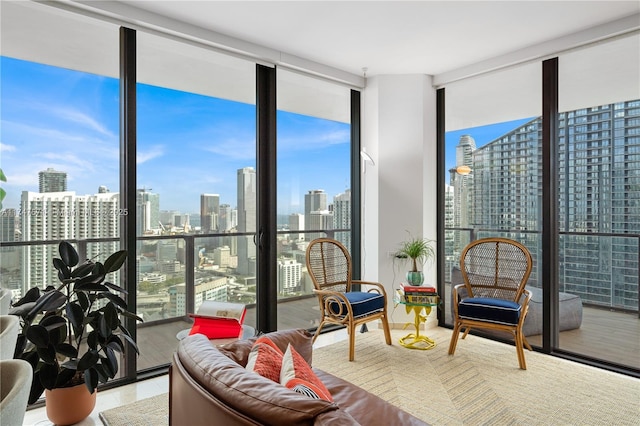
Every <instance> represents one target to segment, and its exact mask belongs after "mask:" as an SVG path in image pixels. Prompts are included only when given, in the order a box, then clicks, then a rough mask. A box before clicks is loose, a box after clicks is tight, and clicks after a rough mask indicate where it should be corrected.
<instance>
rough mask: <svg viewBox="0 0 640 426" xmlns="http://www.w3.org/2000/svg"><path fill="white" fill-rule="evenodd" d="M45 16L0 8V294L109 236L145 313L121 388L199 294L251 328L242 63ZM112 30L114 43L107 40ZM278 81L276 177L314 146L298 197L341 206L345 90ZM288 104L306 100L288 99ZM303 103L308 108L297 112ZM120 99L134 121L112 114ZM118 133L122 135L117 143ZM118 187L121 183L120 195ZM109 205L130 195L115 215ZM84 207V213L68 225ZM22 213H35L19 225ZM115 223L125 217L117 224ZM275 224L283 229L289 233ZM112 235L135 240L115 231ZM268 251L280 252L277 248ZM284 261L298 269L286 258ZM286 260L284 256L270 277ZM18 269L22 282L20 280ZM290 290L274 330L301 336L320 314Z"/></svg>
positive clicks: (249, 152)
mask: <svg viewBox="0 0 640 426" xmlns="http://www.w3.org/2000/svg"><path fill="white" fill-rule="evenodd" d="M50 6H51V5H50V4H40V3H36V2H3V3H2V39H3V43H2V58H1V60H2V64H1V65H2V70H1V72H2V87H3V90H2V142H1V143H2V145H1V147H2V154H1V155H2V164H1V165H0V166H1V167H2V169H3V172H4V174H5V175H6V176H7V182H6V183H5V182H2V187H3V189H5V190H6V191H7V196H6V198H5V199H4V201H3V206H2V208H3V210H2V216H1V220H2V222H1V223H2V227H1V228H0V232H1V237H2V253H1V254H2V260H1V264H2V274H1V275H0V280H1V281H0V284H1V285H2V286H3V287H5V286H6V287H10V288H12V289H14V290H15V295H16V297H19V296H20V295H21V294H23V293H24V291H26V289H28V288H30V287H31V286H34V285H39V286H41V285H43V284H47V283H49V282H50V281H54V280H55V276H54V275H52V273H51V271H50V270H49V269H52V268H49V267H48V265H50V261H48V260H47V259H48V258H50V257H52V256H53V252H54V251H55V247H56V245H57V242H58V241H59V240H60V239H71V240H78V242H77V245H78V248H79V250H80V251H81V254H83V255H84V254H86V255H87V257H92V258H93V257H95V256H98V258H99V256H100V255H102V254H104V253H106V252H108V253H110V252H112V251H115V250H116V249H117V248H118V247H120V240H121V239H124V240H125V241H127V243H128V247H127V248H128V249H129V253H130V259H133V260H134V265H135V266H134V268H130V269H133V270H134V274H133V275H134V276H133V278H132V279H126V278H131V276H130V275H129V273H128V272H127V276H126V278H125V277H124V276H122V278H123V281H124V282H123V283H122V286H123V287H126V288H127V289H128V290H129V296H128V297H129V299H130V300H134V301H135V311H136V313H137V314H138V315H139V316H140V317H142V318H143V319H144V323H142V324H135V325H134V327H135V328H136V331H135V333H134V335H135V337H136V339H137V341H138V346H139V347H140V355H139V356H137V357H136V356H133V357H132V356H130V355H131V354H129V355H127V357H126V358H123V359H122V360H120V362H121V367H122V368H121V369H120V370H119V375H120V377H123V376H127V377H126V378H127V379H132V378H133V377H134V376H135V374H136V370H137V371H138V372H140V371H142V370H144V371H145V372H147V371H151V370H152V369H154V368H156V367H158V366H163V365H164V366H166V365H167V364H168V363H169V362H170V357H171V354H172V353H173V352H174V351H175V348H176V346H177V344H178V334H179V332H181V331H183V330H184V329H188V328H189V327H190V323H189V318H188V314H189V313H192V312H195V311H197V309H198V307H199V305H200V304H201V303H202V302H203V301H204V300H217V301H224V302H233V303H240V304H244V305H246V306H247V315H246V317H245V324H249V325H254V326H255V325H257V320H256V289H257V287H258V286H259V285H263V286H267V285H274V284H273V283H262V284H261V283H258V282H257V279H256V269H257V263H259V262H260V259H259V257H260V256H259V254H257V253H256V240H255V239H254V234H255V232H256V227H255V223H256V221H257V216H258V215H260V212H259V208H258V206H257V205H256V204H257V203H256V198H257V196H258V194H257V193H256V192H257V188H258V182H257V181H256V180H257V175H258V173H257V172H258V170H257V164H258V162H257V158H256V157H257V154H256V143H257V142H256V140H257V138H256V130H257V129H256V127H257V126H256V122H257V120H256V115H257V114H258V112H257V108H256V105H255V104H256V97H257V95H256V91H257V90H256V64H255V62H254V61H253V60H250V59H247V58H244V57H239V56H238V55H233V54H232V55H229V54H226V53H222V52H220V51H219V50H216V49H214V48H211V47H210V46H205V45H202V44H199V43H195V42H192V41H186V40H183V39H180V38H177V37H173V36H163V35H160V34H159V33H157V32H154V31H150V32H145V31H144V30H142V29H137V30H133V29H126V30H124V31H123V29H122V28H120V27H118V25H115V24H113V23H108V22H103V21H101V20H95V19H91V18H87V17H85V16H83V15H81V14H75V13H72V12H69V11H67V10H61V9H58V8H57V7H50ZM125 33H126V34H127V41H126V42H122V40H124V38H125V35H124V34H125ZM131 36H133V37H131ZM133 48H135V50H136V52H134V53H135V54H134V55H129V57H133V58H135V61H132V62H131V63H128V64H127V65H126V67H123V68H126V69H127V70H128V72H131V71H133V73H132V75H136V76H137V79H135V80H134V82H135V84H134V87H135V96H134V97H132V98H131V99H127V100H123V98H125V97H126V96H123V91H122V87H121V83H122V81H123V80H126V79H123V80H122V81H121V80H119V78H118V76H119V75H120V73H121V72H123V71H122V69H121V68H120V67H121V64H119V53H121V52H119V49H122V50H123V51H125V52H124V54H122V56H120V60H121V61H122V62H126V61H124V60H123V59H122V58H123V57H124V56H126V53H127V52H126V51H129V50H130V49H133ZM289 74H291V75H290V76H287V72H286V71H282V76H283V78H282V80H281V81H279V84H281V85H282V90H283V96H281V97H279V98H278V102H279V103H280V102H282V104H281V105H279V107H281V111H280V112H279V113H278V120H282V121H281V124H279V127H278V132H281V135H280V136H281V137H282V141H283V143H282V145H279V146H280V147H282V148H283V149H282V150H281V151H279V152H278V155H279V156H282V158H283V160H282V171H283V172H286V169H287V167H288V166H291V167H292V169H290V171H291V170H293V171H294V172H295V169H296V167H297V166H299V165H300V164H296V163H297V162H298V161H297V160H296V158H297V159H298V160H300V161H299V163H302V162H303V160H304V159H305V158H307V157H305V155H307V154H308V153H307V154H304V152H305V149H310V150H312V154H309V155H311V156H312V155H318V153H319V152H320V151H323V154H322V155H324V156H326V158H327V160H326V162H325V163H324V166H325V167H326V170H325V171H326V172H327V173H321V170H320V165H322V163H321V162H318V163H317V164H316V166H317V167H316V170H317V173H316V172H314V173H315V175H316V179H315V180H313V182H312V183H310V185H311V186H310V188H309V189H314V190H315V189H326V191H327V192H330V193H331V198H330V200H329V206H328V208H330V206H332V205H336V204H340V208H341V209H344V210H345V211H347V209H348V208H349V206H348V201H349V200H348V197H346V196H345V194H347V195H348V191H349V190H350V189H351V188H350V179H351V177H350V173H351V169H350V165H349V164H350V163H349V161H350V155H351V154H350V150H351V139H350V137H349V136H350V135H349V132H350V130H351V129H350V124H349V114H350V104H349V101H350V99H349V89H347V88H345V87H344V86H341V85H336V84H332V83H329V82H327V81H317V80H315V79H311V78H309V77H304V78H301V76H300V75H299V74H296V75H295V77H297V78H294V76H293V73H289ZM305 80H306V81H305ZM310 82H311V83H312V84H310ZM128 93H131V92H128ZM300 96H302V97H303V98H305V97H307V96H309V98H308V99H302V101H303V102H302V103H300V102H299V101H300V99H299V97H300ZM296 98H298V99H296ZM305 102H306V103H307V107H308V106H309V105H312V106H313V107H314V108H315V107H318V108H322V110H321V111H317V110H314V108H311V109H307V107H305V106H304V103H305ZM123 104H126V108H129V109H130V110H135V114H131V115H129V113H130V111H128V112H127V114H125V113H123V112H122V109H123V108H124V107H123ZM336 105H339V107H336ZM325 107H329V110H324V108H325ZM126 108H125V109H126ZM331 108H334V109H335V110H334V111H331ZM273 112H274V114H275V106H274V111H273ZM299 120H302V123H303V124H302V125H300V122H299ZM279 123H280V121H279ZM124 128H127V130H122V129H124ZM132 128H133V129H135V130H136V132H135V138H131V137H130V135H128V132H129V130H130V129H132ZM303 128H304V131H302V130H301V129H303ZM123 134H127V135H126V136H123ZM290 136H291V137H292V139H291V140H290V142H291V144H290V145H287V143H286V140H287V138H288V137H290ZM123 140H124V142H123ZM297 144H301V145H303V146H304V148H305V149H299V148H301V147H300V146H297ZM305 144H308V145H305ZM121 148H122V149H123V150H122V151H121ZM124 158H127V159H131V158H135V164H134V167H133V176H134V177H135V179H132V178H131V174H129V171H123V169H125V167H123V164H124V160H123V159H124ZM127 161H128V160H127ZM329 163H330V165H329ZM287 164H288V166H287ZM338 169H340V170H341V171H340V173H337V172H336V171H337V170H338ZM298 171H299V172H300V173H302V174H304V171H300V169H298ZM329 171H331V172H333V173H328V172H329ZM39 172H41V173H39ZM123 175H127V176H128V177H127V178H126V179H125V178H123ZM284 176H287V175H283V177H282V179H283V182H284V181H285V179H287V178H285V177H284ZM288 178H289V180H290V182H293V181H294V180H295V179H296V178H295V177H293V176H288ZM127 179H131V180H130V181H129V182H135V185H130V186H127V185H124V186H123V184H122V182H123V181H126V180H127ZM39 180H40V184H41V185H44V186H43V188H44V189H43V190H40V188H39ZM337 181H340V183H339V184H336V182H337ZM337 188H339V190H338V189H337ZM356 189H357V188H356ZM302 190H303V191H304V190H305V188H302ZM70 192H73V194H69V193H70ZM285 192H286V191H284V192H283V193H285ZM334 192H335V193H334ZM25 193H27V194H31V195H26V197H27V204H24V203H23V201H22V198H24V197H23V194H25ZM49 194H59V195H56V196H55V197H54V196H53V195H49ZM60 194H62V195H60ZM340 194H342V195H343V196H342V197H341V198H339V199H338V200H337V201H335V200H334V199H333V197H335V196H338V195H340ZM300 196H301V197H304V194H302V193H301V194H300ZM29 197H31V198H29ZM34 197H35V198H34ZM52 197H54V198H55V199H53V198H52ZM123 199H124V200H127V201H129V200H131V199H133V200H135V201H133V202H129V203H128V204H127V205H126V206H124V205H123V201H122V200H123ZM83 203H84V204H83ZM278 204H280V203H278ZM83 206H84V207H86V208H85V209H84V210H83V209H81V207H83ZM87 206H90V207H87ZM273 207H274V209H275V204H274V206H273ZM74 208H75V209H74ZM285 210H286V209H285ZM83 211H84V212H88V213H91V212H93V214H89V215H87V216H86V217H85V216H83V215H80V216H77V217H76V216H74V214H77V213H79V212H83ZM25 212H30V215H32V216H34V217H33V218H31V217H29V218H27V219H24V215H25ZM37 212H40V213H39V214H37ZM43 212H47V214H48V216H46V217H45V216H43V214H42V213H43ZM107 213H108V214H107ZM288 213H289V212H288V211H287V215H288ZM123 216H126V217H134V218H135V221H134V222H133V223H130V222H127V221H126V220H125V221H123V219H122V218H123ZM341 218H342V219H344V220H345V222H341V223H340V224H339V225H336V226H334V225H333V223H332V224H330V225H328V226H323V227H322V228H320V229H322V230H326V231H327V232H331V231H333V230H334V229H338V228H339V229H342V230H343V232H348V231H349V230H350V223H347V222H346V220H347V219H346V216H341ZM286 219H287V220H286V221H285V222H283V225H286V226H288V225H289V221H288V217H287V218H286ZM342 219H341V220H342ZM25 227H26V228H25ZM27 228H28V229H27ZM304 229H305V228H302V229H300V231H304ZM306 229H308V228H306ZM45 231H46V232H47V233H45ZM124 231H127V234H128V235H133V237H134V238H133V240H134V242H130V241H131V240H130V239H129V238H128V235H127V237H126V238H124V237H122V235H123V233H124ZM273 231H274V232H275V231H276V230H275V229H274V230H273ZM280 231H281V235H282V238H283V241H284V240H288V238H289V236H288V235H287V234H288V232H289V231H288V230H287V229H285V228H284V227H283V228H282V229H281V230H280ZM349 235H350V234H349ZM27 236H30V237H29V238H27ZM341 238H345V241H349V237H348V236H343V237H341ZM30 240H38V241H43V243H42V244H40V243H39V244H37V245H36V244H31V243H30ZM87 240H91V241H87ZM349 244H350V245H351V246H353V244H357V243H351V242H349ZM30 250H34V251H35V252H38V253H40V258H41V260H39V261H38V262H35V261H33V262H26V261H25V260H24V259H25V253H28V252H29V251H30ZM280 253H282V254H283V256H284V257H289V256H290V255H291V254H294V253H293V251H291V250H289V249H288V248H286V249H285V250H282V251H281V252H280ZM45 255H46V256H49V257H47V258H45V257H44V256H45ZM293 258H295V259H296V260H297V261H298V262H299V263H301V264H304V257H302V258H300V253H299V252H296V253H295V254H294V256H293ZM34 262H35V263H34ZM28 264H29V265H30V264H33V265H34V267H32V268H28V267H25V265H28ZM288 266H289V264H288V263H287V262H283V268H282V269H283V271H284V272H283V275H284V276H285V277H288V275H287V274H288V272H289V268H288ZM30 274H31V275H33V279H30V280H25V277H26V276H31V275H30ZM122 275H124V274H122ZM285 281H286V280H285ZM289 282H293V281H286V282H284V281H283V284H282V287H283V288H284V289H285V291H283V295H286V297H283V298H282V299H283V300H282V301H283V302H288V301H289V300H290V301H291V303H279V305H278V307H277V309H278V316H279V318H280V319H282V321H283V322H281V324H280V326H281V327H285V326H287V321H293V322H294V323H295V324H297V326H299V327H313V321H312V319H311V316H313V315H317V316H319V312H317V310H316V311H311V310H310V309H307V306H308V303H307V302H308V301H307V300H304V297H307V296H308V295H309V292H308V291H307V292H306V294H302V293H300V294H298V293H296V291H295V290H294V287H295V285H290V284H288V283H289ZM307 290H308V289H307ZM295 296H302V299H298V298H296V297H295ZM298 302H300V303H301V304H300V303H298ZM297 303H298V304H297ZM315 304H316V302H315V300H313V305H314V306H315ZM263 309H267V310H269V309H271V310H275V309H276V307H275V306H265V307H263ZM132 310H133V309H132ZM297 312H304V316H298V315H297ZM314 312H315V314H314ZM303 317H304V318H307V317H309V318H308V321H303V320H301V318H303ZM123 360H124V361H125V362H124V364H123ZM134 367H135V368H134ZM111 383H114V382H111Z"/></svg>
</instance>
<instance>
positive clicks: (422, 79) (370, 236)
mask: <svg viewBox="0 0 640 426" xmlns="http://www.w3.org/2000/svg"><path fill="white" fill-rule="evenodd" d="M431 82H432V77H431V76H427V75H418V74H411V75H387V76H377V77H373V78H369V79H368V81H367V87H366V89H365V90H364V91H363V97H362V99H363V102H362V106H363V108H362V111H363V112H362V122H363V125H362V146H363V147H364V149H366V151H367V153H369V154H370V155H371V157H372V158H373V159H374V161H375V162H376V164H375V166H371V165H369V164H368V165H367V166H366V171H365V173H364V174H363V175H362V185H363V186H362V194H363V200H362V205H363V211H362V215H363V216H362V217H363V241H362V244H363V245H362V253H363V259H362V261H363V263H362V264H363V277H364V279H367V280H372V281H379V282H381V283H383V284H384V285H385V288H386V290H387V293H388V295H389V297H390V299H392V296H393V293H394V291H395V289H397V288H398V286H399V284H400V281H403V280H404V276H405V272H406V271H407V269H408V267H409V266H408V265H407V264H403V263H401V262H397V261H396V262H395V263H394V262H393V258H392V256H390V253H393V252H394V251H396V250H397V248H398V246H399V244H400V242H402V241H404V240H405V239H406V238H407V237H408V236H409V234H408V232H409V233H411V235H415V236H423V237H427V238H430V239H435V237H436V215H437V205H436V191H437V188H436V164H437V163H436V161H437V159H436V127H435V124H436V92H435V89H433V87H432V84H431ZM407 231H408V232H407ZM424 272H425V283H428V284H435V279H436V266H435V263H431V264H427V265H426V266H425V271H424ZM387 308H388V310H389V312H390V313H391V312H393V314H392V315H391V318H390V322H393V323H395V324H399V325H402V324H404V323H405V322H408V321H411V322H412V321H413V317H412V316H411V317H410V316H407V315H406V313H405V310H404V308H403V307H399V308H397V309H396V310H395V311H393V303H392V302H391V301H390V302H389V306H388V307H387ZM433 318H435V310H434V312H433V315H432V316H431V318H430V320H429V321H434V322H435V320H434V319H433Z"/></svg>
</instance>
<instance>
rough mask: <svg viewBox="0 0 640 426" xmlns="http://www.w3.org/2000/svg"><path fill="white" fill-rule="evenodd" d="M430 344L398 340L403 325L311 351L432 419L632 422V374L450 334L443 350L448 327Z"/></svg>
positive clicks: (639, 397)
mask: <svg viewBox="0 0 640 426" xmlns="http://www.w3.org/2000/svg"><path fill="white" fill-rule="evenodd" d="M426 333H427V335H429V337H431V338H433V339H434V340H435V341H436V342H437V346H436V347H435V348H433V349H431V350H427V351H421V350H411V349H406V348H404V347H402V346H400V345H399V344H398V339H399V338H400V337H402V336H404V335H406V334H407V332H406V331H402V330H392V337H393V345H392V346H388V345H386V344H385V343H384V335H383V333H382V331H381V330H370V331H369V332H368V333H364V334H361V333H358V334H357V336H356V353H355V357H356V358H355V361H353V362H348V361H347V359H348V342H347V341H346V340H345V341H341V342H337V343H334V344H332V345H329V346H324V347H321V348H318V349H315V350H314V352H313V366H314V367H316V368H319V369H321V370H324V371H327V372H329V373H331V374H333V375H336V376H339V377H342V378H344V379H345V380H348V381H350V382H352V383H355V384H357V385H358V386H360V387H362V388H364V389H367V390H368V391H370V392H372V393H374V394H376V395H378V396H379V397H381V398H383V399H385V400H387V401H389V402H391V403H392V404H394V405H396V406H398V407H400V408H402V409H403V410H405V411H407V412H409V413H411V414H413V415H414V416H416V417H418V418H420V419H422V420H424V421H425V422H427V423H430V424H434V425H521V424H526V425H640V380H638V379H634V378H631V377H628V376H623V375H619V374H615V373H611V372H608V371H604V370H601V369H597V368H594V367H589V366H585V365H581V364H577V363H574V362H570V361H566V360H563V359H559V358H556V357H552V356H548V355H543V354H540V353H535V352H529V351H526V350H525V358H526V360H527V370H526V371H525V370H520V369H519V368H518V360H517V357H516V352H515V348H514V347H513V346H511V345H508V344H503V343H499V342H494V341H491V340H487V339H483V338H480V337H477V336H467V338H466V339H465V340H462V339H460V340H458V347H457V349H456V353H455V355H453V356H449V355H448V354H447V350H448V346H449V339H450V337H451V330H449V329H445V328H439V327H433V328H429V329H428V330H427V332H426Z"/></svg>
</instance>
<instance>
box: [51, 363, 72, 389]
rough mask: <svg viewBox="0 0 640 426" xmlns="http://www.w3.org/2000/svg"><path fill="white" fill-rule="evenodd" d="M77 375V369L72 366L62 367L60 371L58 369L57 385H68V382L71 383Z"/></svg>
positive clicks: (58, 386)
mask: <svg viewBox="0 0 640 426" xmlns="http://www.w3.org/2000/svg"><path fill="white" fill-rule="evenodd" d="M75 375H76V369H75V368H73V369H70V368H65V367H63V368H61V369H60V371H58V378H57V379H56V385H55V387H57V388H60V387H63V386H64V385H66V384H67V383H69V382H70V381H71V379H73V376H75Z"/></svg>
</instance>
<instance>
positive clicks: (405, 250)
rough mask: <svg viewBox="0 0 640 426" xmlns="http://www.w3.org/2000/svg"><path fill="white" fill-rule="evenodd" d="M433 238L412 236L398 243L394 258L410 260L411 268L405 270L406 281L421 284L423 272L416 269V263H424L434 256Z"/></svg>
mask: <svg viewBox="0 0 640 426" xmlns="http://www.w3.org/2000/svg"><path fill="white" fill-rule="evenodd" d="M432 243H433V240H430V239H428V238H419V237H413V236H411V235H410V237H409V239H408V240H406V241H403V242H402V243H401V244H400V248H399V249H398V250H397V251H396V252H395V253H394V258H395V259H404V260H408V261H410V262H411V269H410V270H409V271H407V281H408V283H409V284H411V285H422V283H423V282H424V273H423V272H422V271H420V270H419V269H418V265H424V264H425V263H426V262H427V261H429V260H431V259H434V258H435V256H436V252H435V249H434V248H433V246H432Z"/></svg>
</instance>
